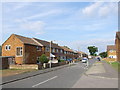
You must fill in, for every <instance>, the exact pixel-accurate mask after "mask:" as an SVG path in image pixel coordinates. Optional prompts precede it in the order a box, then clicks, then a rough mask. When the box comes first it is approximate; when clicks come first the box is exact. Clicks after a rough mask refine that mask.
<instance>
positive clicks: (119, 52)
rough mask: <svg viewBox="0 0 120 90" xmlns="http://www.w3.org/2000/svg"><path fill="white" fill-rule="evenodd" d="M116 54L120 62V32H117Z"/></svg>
mask: <svg viewBox="0 0 120 90" xmlns="http://www.w3.org/2000/svg"><path fill="white" fill-rule="evenodd" d="M115 44H116V54H117V61H119V62H120V32H116V40H115Z"/></svg>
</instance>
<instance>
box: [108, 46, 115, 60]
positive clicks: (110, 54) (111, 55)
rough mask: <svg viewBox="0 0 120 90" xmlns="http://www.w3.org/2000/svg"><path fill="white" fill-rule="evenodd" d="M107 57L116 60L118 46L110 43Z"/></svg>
mask: <svg viewBox="0 0 120 90" xmlns="http://www.w3.org/2000/svg"><path fill="white" fill-rule="evenodd" d="M107 55H108V56H107V57H108V58H110V59H114V60H116V58H117V56H116V46H115V45H108V46H107Z"/></svg>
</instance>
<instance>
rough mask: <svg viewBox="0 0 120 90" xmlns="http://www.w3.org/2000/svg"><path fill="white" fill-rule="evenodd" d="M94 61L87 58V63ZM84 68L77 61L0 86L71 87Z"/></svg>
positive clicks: (83, 65) (90, 63)
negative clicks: (70, 64) (71, 64)
mask: <svg viewBox="0 0 120 90" xmlns="http://www.w3.org/2000/svg"><path fill="white" fill-rule="evenodd" d="M94 62H95V60H89V65H90V66H91V65H92V64H93V63H94ZM86 70H87V68H86V66H85V64H83V63H82V62H78V63H76V64H75V65H73V66H68V67H64V68H62V69H58V70H55V71H51V72H48V73H44V74H40V75H37V76H33V77H30V78H26V79H23V80H19V81H15V82H11V83H8V84H4V85H3V86H2V88H71V87H73V85H74V84H75V83H76V82H77V81H78V80H79V79H80V78H81V76H82V74H83V73H84V72H85V71H86Z"/></svg>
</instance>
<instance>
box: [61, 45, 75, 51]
mask: <svg viewBox="0 0 120 90" xmlns="http://www.w3.org/2000/svg"><path fill="white" fill-rule="evenodd" d="M60 47H61V48H62V49H63V50H65V51H69V52H74V51H73V50H71V49H68V48H66V47H64V46H60Z"/></svg>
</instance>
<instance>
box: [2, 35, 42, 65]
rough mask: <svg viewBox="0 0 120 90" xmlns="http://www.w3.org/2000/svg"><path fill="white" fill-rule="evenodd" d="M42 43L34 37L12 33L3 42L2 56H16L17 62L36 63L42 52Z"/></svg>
mask: <svg viewBox="0 0 120 90" xmlns="http://www.w3.org/2000/svg"><path fill="white" fill-rule="evenodd" d="M41 49H42V45H40V44H39V43H37V42H35V41H34V40H33V39H31V38H28V37H23V36H20V35H16V34H12V35H11V36H10V37H9V38H8V39H7V40H6V41H5V42H4V43H3V44H2V56H13V57H15V63H16V64H23V63H24V64H35V63H36V62H37V61H36V59H37V57H38V56H40V55H41V54H42V50H41Z"/></svg>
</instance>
